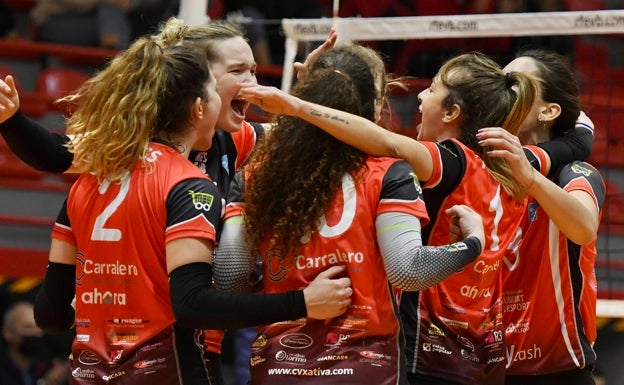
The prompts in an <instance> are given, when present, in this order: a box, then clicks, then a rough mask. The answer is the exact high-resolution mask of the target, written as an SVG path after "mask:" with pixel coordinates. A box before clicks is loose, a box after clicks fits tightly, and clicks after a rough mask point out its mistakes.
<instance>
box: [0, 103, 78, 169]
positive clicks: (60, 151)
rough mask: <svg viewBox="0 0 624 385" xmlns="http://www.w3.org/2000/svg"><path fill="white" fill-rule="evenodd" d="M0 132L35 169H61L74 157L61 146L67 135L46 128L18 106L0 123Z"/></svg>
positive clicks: (16, 153)
mask: <svg viewBox="0 0 624 385" xmlns="http://www.w3.org/2000/svg"><path fill="white" fill-rule="evenodd" d="M0 134H2V136H3V137H4V140H5V141H6V142H7V144H8V145H9V148H10V149H11V151H13V153H15V155H17V156H18V157H19V158H20V159H21V160H22V161H24V163H26V164H27V165H29V166H30V167H32V168H34V169H36V170H39V171H47V172H55V173H62V172H65V171H67V169H68V168H69V167H70V166H71V164H72V161H73V160H74V156H73V155H72V154H71V153H70V152H69V151H68V150H67V147H65V146H64V144H65V143H67V142H69V140H70V139H69V137H68V136H67V135H63V134H57V133H53V132H50V131H48V129H47V128H45V127H43V126H41V125H40V124H38V123H36V122H35V121H33V120H31V119H29V118H27V117H26V116H25V115H24V114H23V113H22V111H21V110H20V111H17V112H16V113H15V115H13V116H12V117H10V118H9V119H7V120H6V121H5V122H4V123H2V124H0Z"/></svg>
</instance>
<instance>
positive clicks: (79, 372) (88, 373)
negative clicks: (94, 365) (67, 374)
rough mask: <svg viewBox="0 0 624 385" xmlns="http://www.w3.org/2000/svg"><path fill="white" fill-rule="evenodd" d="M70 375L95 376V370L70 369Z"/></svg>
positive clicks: (78, 376)
mask: <svg viewBox="0 0 624 385" xmlns="http://www.w3.org/2000/svg"><path fill="white" fill-rule="evenodd" d="M71 375H72V377H74V378H88V379H94V378H95V371H94V370H92V369H84V368H76V369H74V370H73V371H72V374H71Z"/></svg>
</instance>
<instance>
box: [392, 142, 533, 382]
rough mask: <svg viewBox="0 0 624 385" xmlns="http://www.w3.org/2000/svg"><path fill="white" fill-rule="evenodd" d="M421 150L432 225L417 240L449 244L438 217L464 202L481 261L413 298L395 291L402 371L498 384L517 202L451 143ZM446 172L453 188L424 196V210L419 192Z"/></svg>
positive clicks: (444, 222) (446, 222)
mask: <svg viewBox="0 0 624 385" xmlns="http://www.w3.org/2000/svg"><path fill="white" fill-rule="evenodd" d="M423 144H425V145H426V146H427V148H428V149H429V150H430V152H431V156H432V159H433V160H434V173H433V176H432V178H431V180H429V181H427V183H425V184H424V185H423V188H424V191H425V200H426V202H427V206H428V210H429V212H430V216H431V220H432V224H431V227H430V228H429V229H428V231H427V233H428V234H429V235H428V238H426V240H425V242H426V243H427V244H428V245H431V246H438V245H444V244H447V243H449V242H450V239H449V237H448V234H449V227H450V218H449V217H448V216H447V215H446V214H444V211H445V210H446V209H447V208H449V207H451V206H453V205H455V204H466V205H468V206H470V207H472V208H473V209H474V210H475V211H476V212H478V213H479V214H481V216H482V217H483V224H484V227H485V234H486V240H485V249H484V252H483V253H482V255H481V256H480V257H479V258H477V259H476V260H475V261H474V262H472V263H470V264H468V265H467V266H465V267H464V268H463V269H462V270H461V271H459V272H457V273H455V274H453V275H451V276H449V277H448V278H447V279H445V280H444V281H442V282H441V283H439V284H438V285H435V286H433V287H431V288H429V289H426V290H424V291H421V292H420V293H403V297H402V300H401V312H402V317H403V322H404V326H405V328H406V337H407V350H406V351H407V359H408V362H407V363H408V367H410V371H411V372H413V373H417V374H418V375H421V376H425V377H428V378H439V379H442V380H445V381H450V382H455V383H457V384H465V385H472V384H476V383H478V384H502V383H503V381H504V374H505V373H504V369H505V345H504V327H503V320H502V316H503V314H502V282H501V267H502V263H503V257H504V254H505V250H506V249H507V248H509V247H511V244H512V241H513V240H514V236H515V230H514V229H516V228H518V226H519V225H520V221H521V219H522V213H523V212H524V207H525V203H524V202H519V201H517V200H515V199H514V198H513V197H512V196H511V195H509V194H507V193H506V192H505V191H504V190H503V188H502V187H501V186H500V185H499V183H498V182H497V181H496V180H495V179H494V178H493V177H492V176H491V174H490V173H489V171H488V169H487V168H486V167H485V164H484V163H483V160H482V159H481V157H480V156H478V155H477V154H476V153H475V152H473V151H472V150H470V149H469V148H467V147H466V146H464V145H463V144H461V143H460V142H459V141H457V140H455V139H453V140H449V141H446V142H443V143H424V142H423ZM445 159H450V161H448V162H447V161H446V160H445ZM445 168H446V169H445ZM451 169H452V170H451ZM461 170H463V176H462V174H461V173H462V171H461ZM450 172H453V173H455V174H456V176H458V177H459V178H458V179H457V180H458V182H457V183H456V185H455V186H454V187H453V186H451V187H450V188H449V189H448V190H447V191H446V192H445V193H443V195H441V196H436V197H432V199H431V201H432V205H430V204H429V203H430V202H429V196H428V195H427V192H429V191H431V192H432V191H434V190H427V189H428V188H433V187H435V186H436V185H437V184H440V183H443V182H444V178H442V176H443V175H445V177H446V174H449V173H450ZM445 173H446V174H445ZM431 195H433V193H431ZM433 198H435V199H433ZM433 202H436V203H435V204H433ZM432 210H435V213H432Z"/></svg>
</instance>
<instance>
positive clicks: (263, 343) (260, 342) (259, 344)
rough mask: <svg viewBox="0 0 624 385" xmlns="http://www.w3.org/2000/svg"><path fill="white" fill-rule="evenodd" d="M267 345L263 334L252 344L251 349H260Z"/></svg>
mask: <svg viewBox="0 0 624 385" xmlns="http://www.w3.org/2000/svg"><path fill="white" fill-rule="evenodd" d="M266 344H267V336H266V335H265V334H260V335H259V336H258V337H257V338H256V340H255V341H254V342H252V344H251V347H252V348H261V347H263V346H266Z"/></svg>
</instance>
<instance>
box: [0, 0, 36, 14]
mask: <svg viewBox="0 0 624 385" xmlns="http://www.w3.org/2000/svg"><path fill="white" fill-rule="evenodd" d="M37 3H38V0H4V4H5V5H6V6H7V7H8V8H9V9H11V10H12V11H15V12H30V10H31V9H33V8H35V6H36V5H37Z"/></svg>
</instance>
